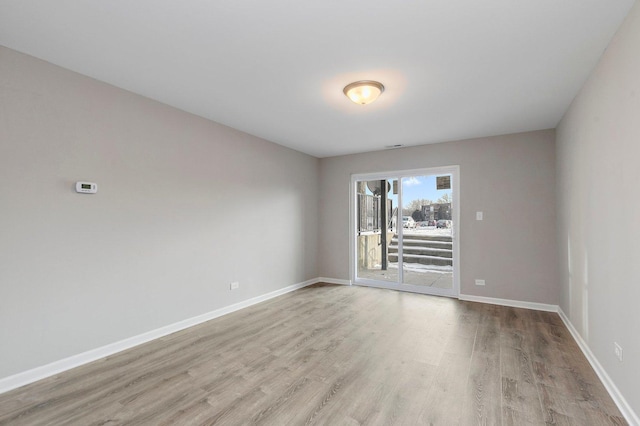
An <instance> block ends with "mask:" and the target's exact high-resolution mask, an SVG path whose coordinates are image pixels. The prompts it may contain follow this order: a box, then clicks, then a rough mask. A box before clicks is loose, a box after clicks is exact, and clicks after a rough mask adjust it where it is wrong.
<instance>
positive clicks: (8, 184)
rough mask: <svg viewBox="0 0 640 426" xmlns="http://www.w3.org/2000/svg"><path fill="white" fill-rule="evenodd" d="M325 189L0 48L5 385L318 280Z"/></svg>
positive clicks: (219, 133) (287, 163)
mask: <svg viewBox="0 0 640 426" xmlns="http://www.w3.org/2000/svg"><path fill="white" fill-rule="evenodd" d="M317 176H318V160H317V159H315V158H313V157H310V156H307V155H304V154H301V153H298V152H295V151H293V150H290V149H286V148H283V147H281V146H278V145H275V144H272V143H269V142H266V141H264V140H261V139H258V138H255V137H253V136H250V135H247V134H244V133H241V132H239V131H236V130H233V129H230V128H228V127H224V126H222V125H218V124H215V123H212V122H210V121H207V120H204V119H202V118H198V117H195V116H193V115H190V114H187V113H185V112H182V111H179V110H176V109H173V108H170V107H168V106H165V105H162V104H160V103H157V102H154V101H151V100H148V99H146V98H143V97H140V96H137V95H134V94H132V93H129V92H126V91H123V90H120V89H117V88H114V87H112V86H109V85H106V84H103V83H100V82H97V81H95V80H92V79H90V78H87V77H84V76H81V75H78V74H75V73H72V72H70V71H67V70H64V69H61V68H58V67H56V66H53V65H51V64H48V63H46V62H42V61H40V60H37V59H34V58H32V57H29V56H26V55H23V54H20V53H17V52H14V51H11V50H9V49H6V48H1V47H0V206H1V208H0V324H1V326H0V342H1V343H0V346H1V347H2V350H0V378H2V377H6V376H9V375H12V374H14V373H18V372H22V371H24V370H27V369H30V368H33V367H36V366H40V365H43V364H46V363H48V362H52V361H56V360H59V359H62V358H65V357H67V356H70V355H74V354H78V353H80V352H83V351H86V350H89V349H94V348H97V347H100V346H102V345H105V344H108V343H113V342H116V341H119V340H121V339H124V338H127V337H130V336H135V335H137V334H140V333H143V332H146V331H150V330H154V329H156V328H158V327H161V326H165V325H168V324H172V323H174V322H176V321H179V320H183V319H186V318H190V317H193V316H196V315H199V314H203V313H206V312H209V311H212V310H214V309H216V308H220V307H223V306H227V305H230V304H232V303H235V302H239V301H242V300H246V299H248V298H251V297H254V296H258V295H262V294H265V293H268V292H270V291H274V290H277V289H280V288H283V287H285V286H288V285H291V284H295V283H299V282H303V281H305V280H308V279H311V278H314V277H317V276H318V271H317V268H316V258H317V254H316V247H317V243H316V236H317V228H316V226H317V225H316V224H317V200H318V184H317ZM77 180H88V181H93V182H97V183H98V185H99V191H98V193H97V194H95V195H81V194H76V193H75V192H74V189H73V188H74V182H75V181H77ZM231 281H239V282H240V288H239V289H238V290H234V291H233V292H231V291H230V290H229V283H230V282H231Z"/></svg>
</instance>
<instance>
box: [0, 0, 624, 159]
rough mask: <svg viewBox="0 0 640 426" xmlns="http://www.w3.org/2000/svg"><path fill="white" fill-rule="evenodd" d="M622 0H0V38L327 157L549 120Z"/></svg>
mask: <svg viewBox="0 0 640 426" xmlns="http://www.w3.org/2000/svg"><path fill="white" fill-rule="evenodd" d="M633 3H634V0H413V1H410V0H406V1H402V0H367V1H364V0H339V1H338V0H322V1H309V0H307V1H301V0H269V1H265V0H109V1H105V0H56V1H51V0H0V44H2V45H4V46H6V47H9V48H12V49H15V50H18V51H21V52H25V53H28V54H30V55H33V56H36V57H38V58H42V59H45V60H47V61H49V62H52V63H54V64H57V65H60V66H62V67H65V68H68V69H71V70H73V71H77V72H79V73H82V74H85V75H88V76H91V77H94V78H96V79H98V80H102V81H105V82H108V83H110V84H113V85H115V86H118V87H121V88H124V89H127V90H130V91H132V92H135V93H139V94H141V95H144V96H147V97H149V98H152V99H156V100H158V101H160V102H164V103H166V104H169V105H172V106H175V107H177V108H180V109H183V110H185V111H188V112H191V113H194V114H197V115H199V116H202V117H206V118H209V119H211V120H213V121H217V122H219V123H223V124H226V125H228V126H231V127H234V128H236V129H239V130H243V131H245V132H247V133H250V134H253V135H256V136H260V137H262V138H264V139H267V140H270V141H273V142H276V143H278V144H281V145H285V146H288V147H291V148H294V149H297V150H299V151H302V152H306V153H309V154H311V155H314V156H317V157H327V156H333V155H340V154H347V153H355V152H364V151H373V150H380V149H384V148H385V146H388V145H394V144H404V145H419V144H426V143H435V142H442V141H448V140H457V139H464V138H470V137H481V136H490V135H498V134H507V133H514V132H521V131H528V130H537V129H546V128H553V127H555V126H556V125H557V123H558V121H559V120H560V119H561V118H562V115H563V113H564V111H565V110H566V109H567V107H568V106H569V104H570V103H571V100H572V99H573V97H574V96H575V94H576V93H577V91H578V90H579V88H580V87H581V86H582V84H583V83H584V82H585V80H586V78H587V76H588V75H589V73H590V71H591V70H592V69H593V67H594V66H595V64H596V62H597V61H598V59H599V57H600V55H601V54H602V52H603V50H604V49H605V47H606V46H607V44H608V42H609V41H610V39H611V37H612V36H613V34H614V33H615V31H616V29H617V28H618V27H619V25H620V24H621V22H622V20H623V19H624V17H625V16H626V14H627V13H628V11H629V9H630V8H631V6H632V5H633ZM362 79H367V80H378V81H380V82H382V83H383V84H384V85H385V87H386V90H385V92H384V94H383V95H382V96H381V97H380V98H379V99H378V100H377V101H376V102H375V103H373V104H370V105H367V106H361V105H356V104H353V103H351V101H349V100H348V99H347V98H346V97H345V96H344V95H343V93H342V88H343V87H344V86H345V85H346V84H348V83H350V82H352V81H356V80H362Z"/></svg>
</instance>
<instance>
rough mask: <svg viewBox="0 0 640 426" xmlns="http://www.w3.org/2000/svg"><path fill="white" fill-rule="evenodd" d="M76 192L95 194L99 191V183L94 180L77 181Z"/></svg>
mask: <svg viewBox="0 0 640 426" xmlns="http://www.w3.org/2000/svg"><path fill="white" fill-rule="evenodd" d="M76 192H80V193H82V194H95V193H96V192H98V184H97V183H92V182H76Z"/></svg>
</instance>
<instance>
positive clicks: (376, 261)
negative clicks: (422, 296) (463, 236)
mask: <svg viewBox="0 0 640 426" xmlns="http://www.w3.org/2000/svg"><path fill="white" fill-rule="evenodd" d="M457 187H458V167H457V166H450V167H440V168H432V169H422V170H411V171H403V172H388V173H376V174H363V175H354V176H353V177H352V181H351V189H352V213H353V214H352V224H351V229H352V255H351V258H352V259H351V265H352V268H351V269H352V280H353V282H354V283H355V284H359V285H368V286H374V287H383V288H391V289H396V290H404V291H412V292H418V293H426V294H436V295H443V296H457V295H458V292H459V290H458V289H459V284H458V273H457V258H458V255H457V253H458V246H457V232H456V230H457V211H458V209H457Z"/></svg>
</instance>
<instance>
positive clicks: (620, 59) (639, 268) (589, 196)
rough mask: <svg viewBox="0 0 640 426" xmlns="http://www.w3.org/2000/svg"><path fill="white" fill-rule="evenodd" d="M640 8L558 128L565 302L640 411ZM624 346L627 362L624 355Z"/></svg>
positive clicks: (562, 300) (564, 306)
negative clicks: (619, 352) (616, 347)
mask: <svg viewBox="0 0 640 426" xmlns="http://www.w3.org/2000/svg"><path fill="white" fill-rule="evenodd" d="M639 52H640V5H639V4H638V3H636V5H635V6H634V8H633V9H632V11H631V12H630V14H629V16H628V17H627V19H626V21H625V23H624V24H623V25H622V27H621V28H620V30H619V31H618V34H617V35H616V37H615V38H614V39H613V41H612V42H611V44H610V45H609V47H608V48H607V50H606V52H605V53H604V55H603V57H602V58H601V61H600V63H599V64H598V66H597V68H596V69H595V70H594V72H593V73H592V75H591V77H590V78H589V80H588V82H587V83H586V84H585V86H584V87H583V88H582V89H581V91H580V93H579V94H578V96H577V97H576V98H575V99H574V101H573V104H572V105H571V107H570V108H569V110H568V111H567V113H566V114H565V116H564V118H563V119H562V121H561V123H560V125H559V126H558V130H557V160H558V161H557V165H558V170H557V175H558V191H557V194H558V211H559V214H558V231H559V232H558V247H559V254H560V256H559V259H560V267H559V270H560V286H561V293H560V294H561V296H560V306H561V308H562V310H563V311H564V312H565V313H566V314H567V315H568V316H569V318H570V320H571V322H572V323H573V325H574V326H575V327H576V329H577V330H578V332H579V333H580V335H581V336H582V338H583V339H584V340H585V341H586V342H587V344H588V345H589V347H590V349H591V351H592V352H593V353H594V355H595V356H596V358H597V359H598V360H599V361H600V363H601V364H602V366H603V367H604V369H605V370H606V371H607V373H608V374H609V376H610V377H611V378H612V379H613V381H614V382H615V383H616V386H617V387H618V388H619V389H620V391H621V392H622V393H623V394H624V395H625V398H626V399H627V401H628V402H629V403H630V404H631V406H632V407H633V409H634V411H635V412H636V413H640V386H639V385H638V384H639V383H640V333H639V331H638V326H639V325H640V308H639V306H638V302H639V301H640V279H639V278H640V261H639V259H640V189H639V188H640V165H639V164H638V160H639V159H640V55H639V54H638V53H639ZM614 341H615V342H618V343H619V344H620V345H621V346H622V348H623V353H624V362H622V363H621V362H619V361H617V359H616V358H615V357H614V351H613V344H614Z"/></svg>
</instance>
